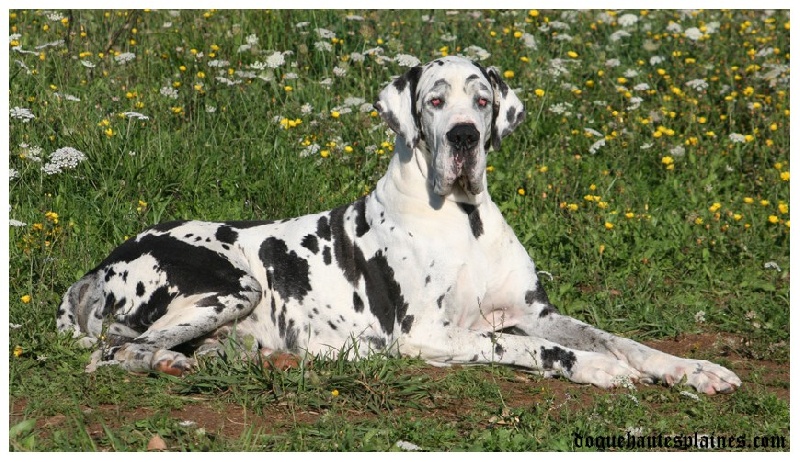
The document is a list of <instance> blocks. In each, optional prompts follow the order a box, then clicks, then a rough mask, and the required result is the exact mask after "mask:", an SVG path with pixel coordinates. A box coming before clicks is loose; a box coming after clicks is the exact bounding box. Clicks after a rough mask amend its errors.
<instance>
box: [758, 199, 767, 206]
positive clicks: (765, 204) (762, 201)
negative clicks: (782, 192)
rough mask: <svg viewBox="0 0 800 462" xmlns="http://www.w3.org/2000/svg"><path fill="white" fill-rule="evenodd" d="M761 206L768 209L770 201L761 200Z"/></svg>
mask: <svg viewBox="0 0 800 462" xmlns="http://www.w3.org/2000/svg"><path fill="white" fill-rule="evenodd" d="M759 204H761V205H762V206H764V207H766V206H768V205H769V201H768V200H766V199H761V201H759Z"/></svg>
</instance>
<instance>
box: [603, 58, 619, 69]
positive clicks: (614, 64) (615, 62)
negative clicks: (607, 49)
mask: <svg viewBox="0 0 800 462" xmlns="http://www.w3.org/2000/svg"><path fill="white" fill-rule="evenodd" d="M619 65H620V61H619V60H618V59H617V58H611V59H607V60H606V67H617V66H619Z"/></svg>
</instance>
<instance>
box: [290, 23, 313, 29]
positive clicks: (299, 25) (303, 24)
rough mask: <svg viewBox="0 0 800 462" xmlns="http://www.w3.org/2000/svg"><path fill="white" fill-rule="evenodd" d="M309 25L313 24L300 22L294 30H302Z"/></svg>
mask: <svg viewBox="0 0 800 462" xmlns="http://www.w3.org/2000/svg"><path fill="white" fill-rule="evenodd" d="M309 24H311V23H310V22H308V21H303V22H298V23H297V24H295V25H294V28H295V29H302V28H304V27H306V26H308V25H309Z"/></svg>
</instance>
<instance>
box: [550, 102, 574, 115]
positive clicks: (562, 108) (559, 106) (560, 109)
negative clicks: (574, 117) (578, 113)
mask: <svg viewBox="0 0 800 462" xmlns="http://www.w3.org/2000/svg"><path fill="white" fill-rule="evenodd" d="M571 107H572V104H570V103H567V102H561V103H556V104H553V105H552V106H550V107H549V108H548V109H547V110H548V111H550V112H552V113H553V114H558V115H569V114H570V113H569V112H568V111H567V109H569V108H571Z"/></svg>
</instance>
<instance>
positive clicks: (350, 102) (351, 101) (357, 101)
mask: <svg viewBox="0 0 800 462" xmlns="http://www.w3.org/2000/svg"><path fill="white" fill-rule="evenodd" d="M364 101H365V100H364V98H359V97H357V96H348V97H347V98H345V99H344V102H343V103H342V104H343V105H344V106H350V107H353V106H360V105H362V104H364Z"/></svg>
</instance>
